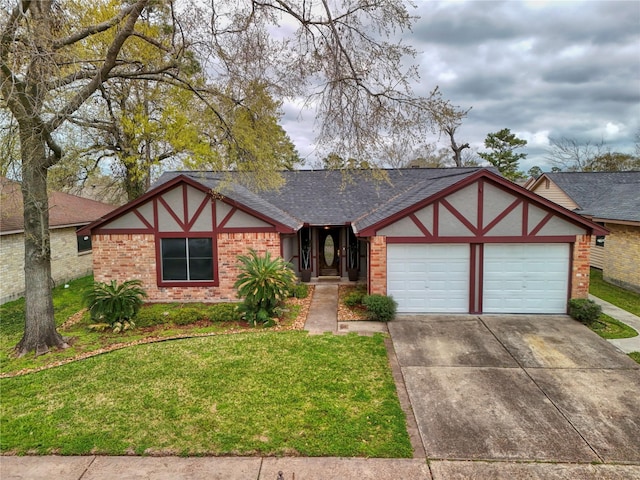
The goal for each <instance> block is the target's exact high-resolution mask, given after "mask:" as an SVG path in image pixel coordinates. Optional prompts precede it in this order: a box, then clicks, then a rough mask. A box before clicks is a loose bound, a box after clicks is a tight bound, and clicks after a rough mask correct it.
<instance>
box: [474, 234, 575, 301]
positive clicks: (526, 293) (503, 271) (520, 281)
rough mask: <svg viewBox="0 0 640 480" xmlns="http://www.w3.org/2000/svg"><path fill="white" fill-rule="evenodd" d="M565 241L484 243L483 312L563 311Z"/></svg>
mask: <svg viewBox="0 0 640 480" xmlns="http://www.w3.org/2000/svg"><path fill="white" fill-rule="evenodd" d="M568 286H569V244H566V243H551V244H548V243H547V244H542V243H539V244H538V243H528V244H485V246H484V284H483V296H482V297H483V299H482V310H483V312H484V313H565V312H566V309H567V289H568Z"/></svg>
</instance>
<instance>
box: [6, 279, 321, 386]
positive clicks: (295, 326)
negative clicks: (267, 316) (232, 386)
mask: <svg viewBox="0 0 640 480" xmlns="http://www.w3.org/2000/svg"><path fill="white" fill-rule="evenodd" d="M313 292H314V286H313V285H309V295H308V296H307V298H290V299H289V300H287V304H288V305H300V313H299V314H298V316H297V318H296V319H295V320H294V321H293V322H291V323H290V324H281V325H276V326H274V327H270V328H264V329H256V328H255V327H251V326H249V325H248V324H242V323H239V322H234V323H235V324H234V327H233V328H231V329H229V330H226V331H224V332H213V333H193V332H191V333H189V331H188V330H189V326H185V333H183V334H177V335H172V336H169V337H162V336H154V335H153V331H149V333H150V336H148V337H145V338H142V339H139V340H134V341H132V342H126V343H115V344H112V345H108V346H105V347H103V348H100V349H98V350H93V351H91V352H83V353H81V354H79V355H76V356H75V357H71V358H65V359H63V360H60V361H57V362H52V363H49V364H47V365H43V366H41V367H37V368H28V369H23V370H19V371H17V372H10V373H3V374H0V378H10V377H18V376H20V375H26V374H28V373H35V372H40V371H42V370H47V369H49V368H54V367H59V366H61V365H66V364H67V363H71V362H76V361H78V360H84V359H86V358H91V357H95V356H98V355H102V354H103V353H108V352H113V351H115V350H120V349H123V348H127V347H133V346H136V345H145V344H148V343H157V342H165V341H169V340H178V339H183V338H195V337H213V336H216V335H230V334H235V333H246V332H257V331H260V332H264V331H287V330H302V329H303V328H304V324H305V322H306V321H307V315H308V313H309V307H310V306H311V300H312V299H313ZM85 311H86V309H83V310H80V311H79V312H77V313H75V314H74V315H72V316H70V317H69V318H68V319H67V321H66V322H64V323H63V324H62V325H61V326H60V331H63V330H64V329H67V328H69V327H70V326H72V325H74V324H75V323H78V322H79V321H80V320H81V319H82V316H83V315H84V313H85ZM145 330H146V329H145Z"/></svg>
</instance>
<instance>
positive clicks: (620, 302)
mask: <svg viewBox="0 0 640 480" xmlns="http://www.w3.org/2000/svg"><path fill="white" fill-rule="evenodd" d="M589 293H590V294H592V295H595V296H596V297H598V298H601V299H602V300H604V301H606V302H609V303H612V304H613V305H615V306H617V307H620V308H622V309H624V310H626V311H627V312H631V313H633V314H634V315H638V316H640V294H638V293H635V292H632V291H630V290H625V289H624V288H621V287H618V286H616V285H612V284H611V283H608V282H605V281H604V279H603V278H602V270H598V269H597V268H592V269H591V273H590V279H589Z"/></svg>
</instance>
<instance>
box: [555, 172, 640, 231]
mask: <svg viewBox="0 0 640 480" xmlns="http://www.w3.org/2000/svg"><path fill="white" fill-rule="evenodd" d="M544 175H545V176H546V177H547V178H548V179H549V180H551V181H552V182H553V183H555V184H556V185H557V186H558V187H560V188H561V189H562V190H563V191H564V192H565V193H566V194H567V195H568V196H569V197H571V199H572V200H573V201H574V202H575V203H577V204H578V206H579V208H578V209H576V210H575V212H576V213H579V214H581V215H585V216H588V217H592V218H594V219H602V220H607V219H608V220H623V221H631V222H640V172H557V173H545V174H544Z"/></svg>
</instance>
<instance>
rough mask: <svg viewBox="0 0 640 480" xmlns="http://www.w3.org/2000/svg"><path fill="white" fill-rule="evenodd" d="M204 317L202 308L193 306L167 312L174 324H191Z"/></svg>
mask: <svg viewBox="0 0 640 480" xmlns="http://www.w3.org/2000/svg"><path fill="white" fill-rule="evenodd" d="M203 317H204V315H203V313H202V309H198V308H194V307H182V308H178V309H175V310H173V311H172V312H170V314H169V318H171V322H172V323H173V324H174V325H191V324H192V323H196V322H197V321H198V320H202V318H203Z"/></svg>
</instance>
